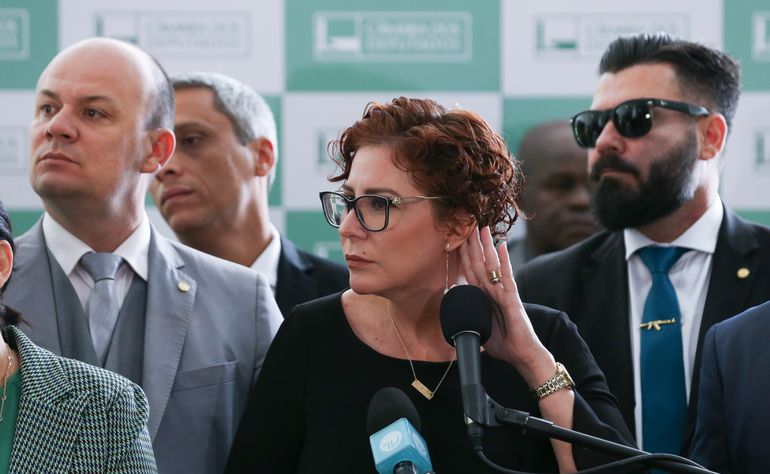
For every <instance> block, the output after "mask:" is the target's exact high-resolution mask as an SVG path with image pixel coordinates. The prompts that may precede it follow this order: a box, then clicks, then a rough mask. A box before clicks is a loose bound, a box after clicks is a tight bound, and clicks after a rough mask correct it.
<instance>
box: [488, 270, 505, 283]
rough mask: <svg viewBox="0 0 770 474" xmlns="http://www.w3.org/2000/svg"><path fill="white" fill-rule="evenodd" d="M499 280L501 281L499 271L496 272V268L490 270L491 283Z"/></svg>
mask: <svg viewBox="0 0 770 474" xmlns="http://www.w3.org/2000/svg"><path fill="white" fill-rule="evenodd" d="M501 281H503V277H502V275H500V272H498V271H497V270H490V272H489V282H490V283H492V284H493V285H496V284H498V283H500V282H501Z"/></svg>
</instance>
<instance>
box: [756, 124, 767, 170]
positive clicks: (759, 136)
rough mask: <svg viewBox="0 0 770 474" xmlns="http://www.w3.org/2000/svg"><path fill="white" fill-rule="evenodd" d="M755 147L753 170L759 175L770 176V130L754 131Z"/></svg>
mask: <svg viewBox="0 0 770 474" xmlns="http://www.w3.org/2000/svg"><path fill="white" fill-rule="evenodd" d="M756 146H757V153H756V157H755V159H754V170H755V171H756V172H758V173H761V174H768V175H770V129H760V130H757V131H756Z"/></svg>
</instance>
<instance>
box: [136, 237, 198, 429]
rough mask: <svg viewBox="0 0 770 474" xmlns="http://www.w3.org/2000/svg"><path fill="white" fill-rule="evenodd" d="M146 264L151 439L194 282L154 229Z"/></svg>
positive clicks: (146, 387)
mask: <svg viewBox="0 0 770 474" xmlns="http://www.w3.org/2000/svg"><path fill="white" fill-rule="evenodd" d="M149 264H150V265H149V271H148V278H147V280H148V281H147V315H146V320H145V321H146V322H145V340H144V370H143V373H142V382H143V389H144V391H145V393H146V394H147V400H148V402H149V404H150V419H149V421H148V423H147V428H148V430H149V432H150V437H151V438H152V439H155V434H156V433H157V431H158V427H159V426H160V420H161V419H162V418H163V413H164V411H165V409H166V404H167V403H168V399H169V396H170V394H171V387H172V386H173V385H174V380H175V378H176V374H177V369H178V368H179V361H180V359H181V356H182V348H183V347H184V341H185V336H186V334H187V329H188V327H189V325H190V319H191V318H192V310H193V305H194V303H195V294H196V289H197V283H196V282H195V280H193V279H192V278H191V277H190V276H188V275H186V274H185V273H183V272H182V271H181V270H180V269H181V268H182V267H183V266H184V262H183V261H182V259H181V257H180V256H179V254H178V253H177V252H176V250H174V248H173V246H172V245H171V244H170V243H169V242H168V241H167V240H166V239H165V238H164V237H162V236H161V235H159V234H158V233H157V232H156V231H155V229H153V230H152V238H151V240H150V250H149Z"/></svg>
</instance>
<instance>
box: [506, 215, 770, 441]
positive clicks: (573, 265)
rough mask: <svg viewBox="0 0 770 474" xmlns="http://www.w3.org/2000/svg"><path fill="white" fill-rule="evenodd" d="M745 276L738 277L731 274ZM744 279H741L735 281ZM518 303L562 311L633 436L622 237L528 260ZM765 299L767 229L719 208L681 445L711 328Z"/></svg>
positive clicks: (769, 272)
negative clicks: (596, 365) (601, 374)
mask: <svg viewBox="0 0 770 474" xmlns="http://www.w3.org/2000/svg"><path fill="white" fill-rule="evenodd" d="M741 268H745V269H748V271H749V274H748V276H745V277H744V278H741V277H739V272H738V270H739V269H741ZM744 273H745V272H741V275H743V274H744ZM517 283H518V287H519V292H520V294H521V297H522V300H524V301H526V302H529V303H537V304H542V305H545V306H550V307H552V308H556V309H560V310H562V311H564V312H566V313H567V314H568V315H569V317H570V319H572V321H574V322H575V324H576V325H577V327H578V329H579V331H580V334H581V335H582V336H583V338H584V339H585V341H586V343H587V344H588V347H589V348H590V349H591V352H593V354H594V357H595V358H596V361H597V362H598V363H599V367H601V369H602V371H604V374H605V376H606V378H607V384H608V385H609V387H610V391H611V392H612V393H613V394H614V395H615V396H616V397H617V398H618V403H619V405H620V411H621V413H622V414H623V417H624V418H625V420H626V423H627V424H628V426H629V427H630V428H631V432H632V433H633V432H635V429H634V427H635V422H634V407H635V403H636V402H635V399H634V377H633V366H632V360H631V341H630V334H631V332H630V327H629V314H628V310H629V302H628V301H629V296H628V272H627V271H626V260H625V243H624V241H623V233H622V232H607V231H604V232H601V233H599V234H597V235H594V236H592V237H590V238H588V239H587V240H585V241H583V242H580V243H578V244H575V245H573V246H572V247H569V248H567V249H565V250H562V251H560V252H556V253H553V254H548V255H544V256H541V257H539V258H536V259H534V260H532V261H531V262H530V263H528V264H527V265H525V266H524V267H522V268H521V270H520V271H519V274H518V277H517ZM768 299H770V228H768V227H766V226H761V225H757V224H752V223H749V222H747V221H745V220H744V219H741V218H740V217H738V216H737V215H736V214H735V213H734V212H732V211H731V210H730V209H728V208H727V207H725V212H724V217H723V219H722V224H721V226H720V228H719V236H718V238H717V245H716V249H715V250H714V256H713V260H712V270H711V280H710V281H709V284H708V294H707V296H706V304H705V308H704V310H703V320H702V321H701V328H700V332H699V336H698V347H697V349H696V353H695V367H694V368H693V379H692V384H691V389H690V403H689V407H688V413H687V421H686V423H685V436H684V439H685V446H684V447H686V446H687V445H688V444H689V439H690V438H691V437H692V432H693V428H694V422H695V413H696V410H697V393H698V381H699V378H700V376H699V373H700V361H701V349H702V346H703V338H704V336H705V334H706V331H707V330H708V329H709V328H710V327H711V326H712V325H713V324H714V323H717V322H719V321H722V320H723V319H726V318H729V317H730V316H733V315H735V314H738V313H740V312H741V311H743V310H745V309H746V308H749V307H751V306H755V305H757V304H759V303H762V302H764V301H766V300H768Z"/></svg>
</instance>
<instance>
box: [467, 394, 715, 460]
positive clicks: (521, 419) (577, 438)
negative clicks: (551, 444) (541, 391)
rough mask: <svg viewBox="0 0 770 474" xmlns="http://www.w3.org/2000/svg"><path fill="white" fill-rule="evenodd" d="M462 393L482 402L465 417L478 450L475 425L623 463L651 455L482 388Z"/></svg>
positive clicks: (478, 442)
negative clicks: (506, 402)
mask: <svg viewBox="0 0 770 474" xmlns="http://www.w3.org/2000/svg"><path fill="white" fill-rule="evenodd" d="M462 391H463V397H465V396H468V397H469V399H475V400H477V401H480V402H482V403H479V404H475V403H474V404H472V405H471V406H475V407H480V408H481V407H483V408H481V409H480V410H476V411H475V413H466V423H467V425H468V432H469V434H470V437H471V442H472V443H473V444H474V447H475V448H478V447H480V446H481V436H482V435H483V430H482V428H481V426H478V425H483V426H501V425H502V426H510V427H514V428H518V429H523V430H524V431H525V432H526V431H527V430H528V431H530V432H532V433H535V434H537V435H540V436H545V437H548V438H554V439H558V440H560V441H566V442H567V443H571V444H578V445H581V446H585V447H588V448H591V449H595V450H598V451H603V452H605V453H609V454H613V455H616V456H618V457H620V458H623V459H625V458H631V457H634V456H647V457H649V455H650V453H647V452H645V451H642V450H639V449H636V448H631V447H629V446H624V445H622V444H619V443H615V442H613V441H607V440H606V439H602V438H598V437H596V436H591V435H589V434H585V433H581V432H579V431H574V430H570V429H567V428H562V427H561V426H558V425H555V424H554V423H553V422H550V421H548V420H544V419H542V418H537V417H535V416H531V415H530V414H529V413H527V412H524V411H520V410H512V409H510V408H505V407H503V406H502V405H500V404H499V403H497V402H496V401H494V400H493V399H492V398H490V397H489V395H487V393H486V391H485V390H484V387H482V386H478V385H477V386H473V385H466V386H464V387H462ZM474 425H476V426H474ZM682 460H683V461H688V460H686V459H684V458H682ZM646 464H647V465H648V466H650V467H657V468H661V469H667V470H669V471H671V472H681V473H692V474H716V473H714V472H713V471H709V470H708V469H705V468H703V467H700V466H697V465H696V464H695V463H692V464H685V463H684V462H677V461H673V460H666V459H649V460H647V461H646Z"/></svg>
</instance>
